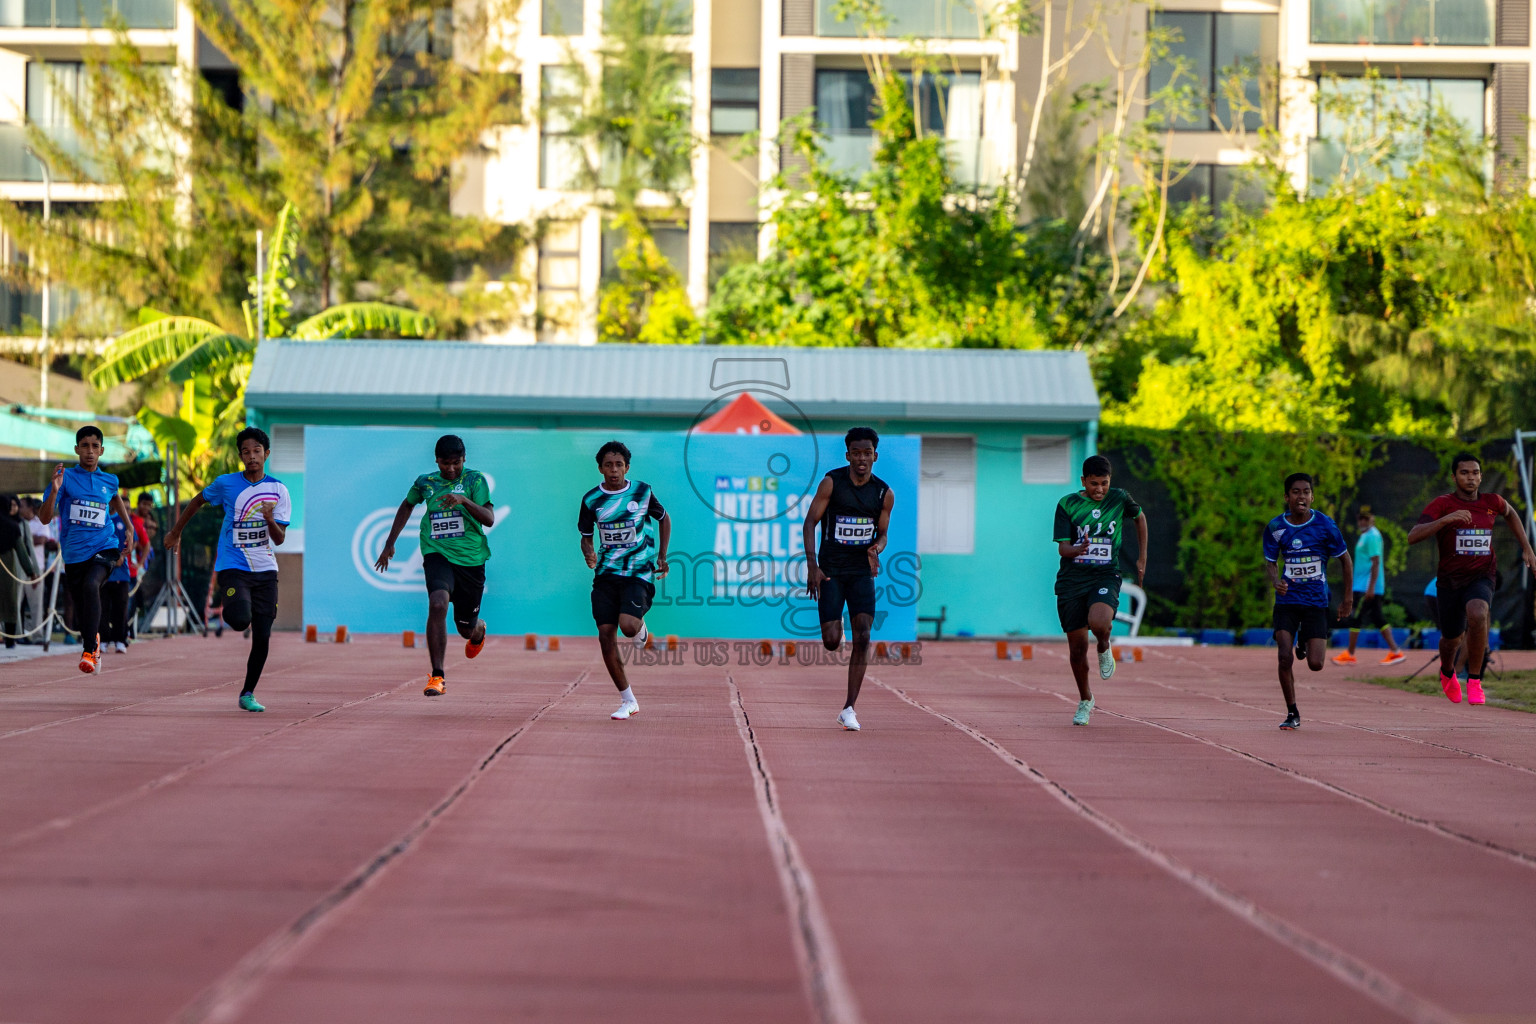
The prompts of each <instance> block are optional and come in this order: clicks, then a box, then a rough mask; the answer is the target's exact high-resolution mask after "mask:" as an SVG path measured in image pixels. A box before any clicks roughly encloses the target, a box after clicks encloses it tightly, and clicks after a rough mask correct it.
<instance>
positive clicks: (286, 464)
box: [267, 423, 304, 473]
mask: <svg viewBox="0 0 1536 1024" xmlns="http://www.w3.org/2000/svg"><path fill="white" fill-rule="evenodd" d="M271 437H272V455H271V459H270V461H269V462H268V463H267V468H268V469H270V470H271V471H272V472H273V473H302V472H304V424H302V423H278V424H275V425H274V426H273V427H272V428H271Z"/></svg>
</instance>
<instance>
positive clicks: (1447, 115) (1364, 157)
mask: <svg viewBox="0 0 1536 1024" xmlns="http://www.w3.org/2000/svg"><path fill="white" fill-rule="evenodd" d="M1487 89H1488V83H1486V82H1484V81H1483V80H1482V79H1480V78H1325V79H1323V80H1322V81H1321V82H1319V83H1318V90H1317V97H1318V98H1317V138H1315V139H1313V140H1312V141H1311V143H1310V147H1309V157H1310V168H1309V177H1310V178H1311V179H1312V182H1313V188H1314V190H1318V191H1326V189H1327V186H1328V185H1329V184H1330V183H1331V182H1333V181H1335V180H1337V179H1338V178H1339V177H1340V176H1341V175H1342V176H1349V177H1364V178H1366V179H1370V180H1375V179H1379V178H1381V177H1383V176H1387V175H1398V174H1401V173H1403V172H1404V171H1405V170H1406V169H1407V167H1408V166H1409V165H1410V164H1412V163H1413V162H1414V161H1415V160H1417V159H1418V158H1419V156H1420V155H1421V154H1422V152H1423V147H1424V137H1425V134H1426V132H1427V131H1428V130H1429V129H1430V128H1431V127H1432V126H1435V124H1436V120H1437V119H1440V120H1439V127H1441V128H1455V129H1458V130H1460V131H1462V132H1464V133H1465V134H1466V136H1467V138H1468V140H1469V141H1472V142H1480V141H1481V140H1482V138H1483V135H1484V132H1485V131H1486V125H1485V124H1484V110H1485V106H1484V103H1485V101H1484V95H1485V93H1486V92H1487Z"/></svg>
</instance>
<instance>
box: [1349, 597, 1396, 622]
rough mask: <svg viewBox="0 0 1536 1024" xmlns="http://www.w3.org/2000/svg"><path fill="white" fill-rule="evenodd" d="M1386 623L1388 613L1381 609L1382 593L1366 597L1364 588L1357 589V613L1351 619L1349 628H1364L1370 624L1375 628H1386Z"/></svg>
mask: <svg viewBox="0 0 1536 1024" xmlns="http://www.w3.org/2000/svg"><path fill="white" fill-rule="evenodd" d="M1386 625H1387V615H1386V613H1385V612H1383V611H1382V610H1381V595H1380V594H1372V595H1371V596H1370V597H1366V596H1365V592H1364V591H1363V590H1357V591H1355V614H1354V616H1353V617H1351V618H1350V620H1349V628H1350V629H1364V628H1365V627H1366V626H1370V627H1372V628H1373V629H1384V628H1385V627H1386Z"/></svg>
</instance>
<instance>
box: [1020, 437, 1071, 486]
mask: <svg viewBox="0 0 1536 1024" xmlns="http://www.w3.org/2000/svg"><path fill="white" fill-rule="evenodd" d="M1024 482H1025V483H1027V484H1069V483H1071V482H1072V439H1071V438H1070V437H1060V436H1054V437H1051V436H1047V437H1026V438H1025V439H1024Z"/></svg>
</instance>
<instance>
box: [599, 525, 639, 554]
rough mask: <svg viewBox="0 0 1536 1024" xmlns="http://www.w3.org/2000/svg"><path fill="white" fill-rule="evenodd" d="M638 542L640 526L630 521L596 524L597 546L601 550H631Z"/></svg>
mask: <svg viewBox="0 0 1536 1024" xmlns="http://www.w3.org/2000/svg"><path fill="white" fill-rule="evenodd" d="M639 540H640V526H639V524H638V523H636V522H635V521H634V520H632V519H626V520H624V521H623V522H618V523H598V524H597V546H598V547H601V548H632V547H634V546H635V544H637V543H638V542H639Z"/></svg>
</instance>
